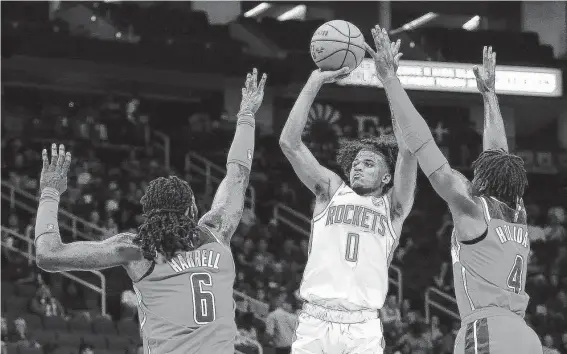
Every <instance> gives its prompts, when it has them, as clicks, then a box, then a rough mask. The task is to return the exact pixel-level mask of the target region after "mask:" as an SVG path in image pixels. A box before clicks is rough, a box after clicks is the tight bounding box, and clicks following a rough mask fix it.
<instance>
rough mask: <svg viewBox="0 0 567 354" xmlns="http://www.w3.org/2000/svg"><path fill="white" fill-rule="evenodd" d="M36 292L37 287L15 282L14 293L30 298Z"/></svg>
mask: <svg viewBox="0 0 567 354" xmlns="http://www.w3.org/2000/svg"><path fill="white" fill-rule="evenodd" d="M36 292H37V288H36V287H35V286H34V285H31V284H17V285H16V293H17V294H18V295H19V296H22V297H27V298H31V297H34V296H35V294H36Z"/></svg>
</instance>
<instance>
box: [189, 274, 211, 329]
mask: <svg viewBox="0 0 567 354" xmlns="http://www.w3.org/2000/svg"><path fill="white" fill-rule="evenodd" d="M189 279H190V280H191V290H192V291H193V319H194V320H195V323H196V324H199V325H204V324H207V323H210V322H213V321H214V320H215V317H216V308H215V295H214V294H213V293H212V291H208V290H204V289H203V287H212V286H213V280H212V279H211V275H210V274H209V273H193V274H191V276H190V278H189Z"/></svg>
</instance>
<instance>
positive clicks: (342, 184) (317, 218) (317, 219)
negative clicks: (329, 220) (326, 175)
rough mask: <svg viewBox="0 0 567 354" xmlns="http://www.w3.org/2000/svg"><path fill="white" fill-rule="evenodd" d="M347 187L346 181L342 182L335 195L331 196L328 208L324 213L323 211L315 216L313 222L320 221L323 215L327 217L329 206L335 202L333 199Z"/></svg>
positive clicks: (326, 207)
mask: <svg viewBox="0 0 567 354" xmlns="http://www.w3.org/2000/svg"><path fill="white" fill-rule="evenodd" d="M345 186H346V183H345V181H342V183H341V185H340V186H339V188H337V190H336V191H335V193H334V194H333V195H332V196H331V198H330V199H329V202H328V203H327V206H325V208H324V209H323V211H321V212H320V213H319V214H317V215H314V216H313V219H312V220H313V221H314V222H315V221H319V219H321V217H322V216H323V215H325V213H326V212H327V210H328V209H329V206H330V205H331V202H332V201H333V199H334V198H335V196H337V195H338V193H339V191H340V190H341V189H343V188H344V187H345Z"/></svg>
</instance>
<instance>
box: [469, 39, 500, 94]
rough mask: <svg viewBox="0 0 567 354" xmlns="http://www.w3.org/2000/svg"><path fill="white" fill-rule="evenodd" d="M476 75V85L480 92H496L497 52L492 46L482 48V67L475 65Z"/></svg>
mask: <svg viewBox="0 0 567 354" xmlns="http://www.w3.org/2000/svg"><path fill="white" fill-rule="evenodd" d="M473 72H474V76H475V77H476V87H477V88H478V90H479V91H480V93H482V94H485V93H489V92H494V89H495V82H496V52H493V51H492V47H486V46H485V47H484V49H483V50H482V68H479V67H478V66H476V65H475V66H474V67H473Z"/></svg>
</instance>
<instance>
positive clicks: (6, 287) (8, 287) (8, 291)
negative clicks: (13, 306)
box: [0, 281, 14, 299]
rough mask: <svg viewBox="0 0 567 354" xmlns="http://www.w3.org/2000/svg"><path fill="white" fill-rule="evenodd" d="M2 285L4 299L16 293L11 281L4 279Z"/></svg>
mask: <svg viewBox="0 0 567 354" xmlns="http://www.w3.org/2000/svg"><path fill="white" fill-rule="evenodd" d="M0 286H1V287H2V288H0V294H1V295H2V299H5V298H7V297H8V296H11V295H13V294H14V285H13V284H12V283H10V282H7V281H3V282H2V283H1V284H0Z"/></svg>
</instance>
